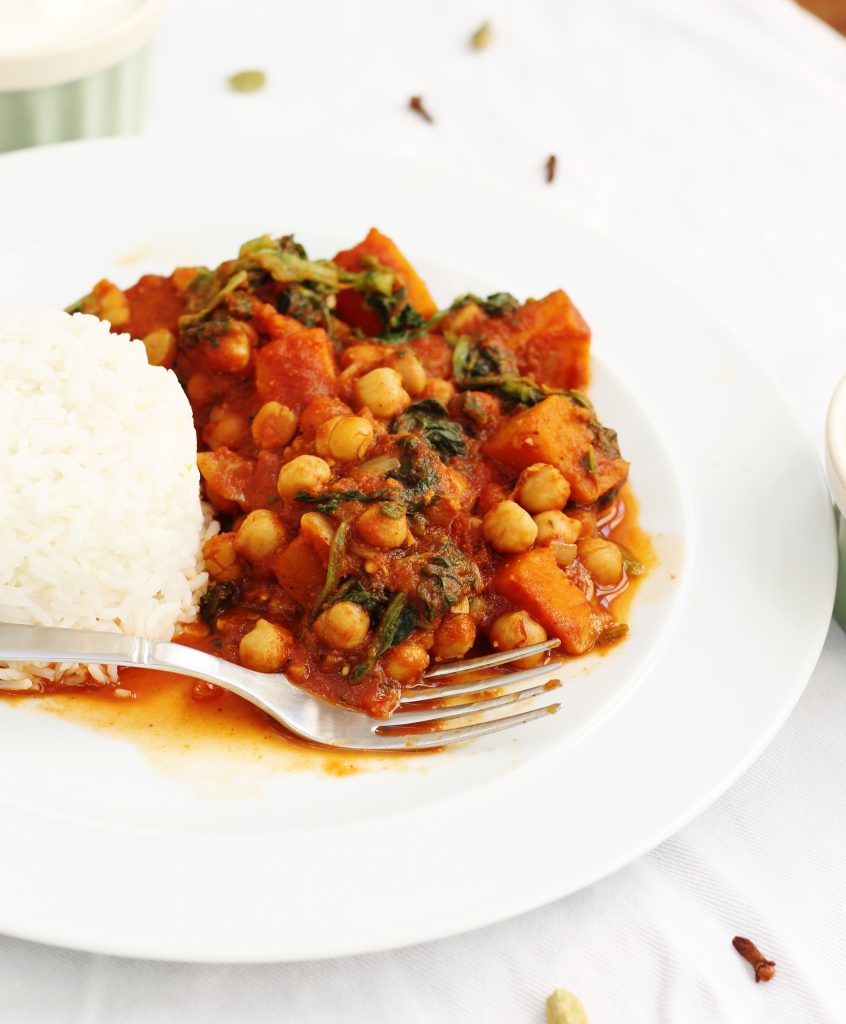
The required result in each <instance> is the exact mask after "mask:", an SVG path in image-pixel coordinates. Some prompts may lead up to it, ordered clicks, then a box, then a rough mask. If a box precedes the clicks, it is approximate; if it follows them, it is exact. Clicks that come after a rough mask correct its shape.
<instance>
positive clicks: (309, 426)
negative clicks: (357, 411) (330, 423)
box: [300, 395, 352, 440]
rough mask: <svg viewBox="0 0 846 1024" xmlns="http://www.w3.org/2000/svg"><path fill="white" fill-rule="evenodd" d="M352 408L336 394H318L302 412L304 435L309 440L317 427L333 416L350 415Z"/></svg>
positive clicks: (301, 426) (301, 425)
mask: <svg viewBox="0 0 846 1024" xmlns="http://www.w3.org/2000/svg"><path fill="white" fill-rule="evenodd" d="M351 414H352V409H351V408H350V407H349V406H348V405H346V404H345V403H344V402H342V401H341V400H340V398H336V397H335V396H334V395H318V396H317V398H312V400H311V401H310V402H309V403H308V405H307V406H306V407H305V409H303V411H302V412H301V413H300V430H301V431H302V433H303V437H305V438H308V439H309V440H310V439H311V438H313V437H314V435H315V433H316V432H317V428H318V427H319V426H320V424H321V423H325V422H326V421H327V420H330V419H331V418H332V417H333V416H349V415H351Z"/></svg>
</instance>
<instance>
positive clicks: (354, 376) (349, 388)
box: [337, 363, 363, 404]
mask: <svg viewBox="0 0 846 1024" xmlns="http://www.w3.org/2000/svg"><path fill="white" fill-rule="evenodd" d="M362 372H363V367H361V366H359V365H358V363H350V365H349V366H348V367H347V368H346V369H345V370H341V372H340V373H339V374H338V381H337V384H338V392H339V394H342V395H343V396H344V398H346V399H348V401H350V402H352V403H353V404H355V401H356V398H355V389H356V387H357V386H358V378H359V377H360V376H361V374H362Z"/></svg>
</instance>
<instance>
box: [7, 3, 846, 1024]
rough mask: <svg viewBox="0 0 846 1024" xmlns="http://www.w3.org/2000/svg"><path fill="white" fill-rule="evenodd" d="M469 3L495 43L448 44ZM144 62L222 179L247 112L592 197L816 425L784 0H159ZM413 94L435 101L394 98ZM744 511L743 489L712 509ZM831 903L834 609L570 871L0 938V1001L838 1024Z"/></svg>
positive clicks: (600, 212)
mask: <svg viewBox="0 0 846 1024" xmlns="http://www.w3.org/2000/svg"><path fill="white" fill-rule="evenodd" d="M485 19H491V20H492V22H493V26H494V42H493V44H492V45H491V46H490V47H489V48H488V49H487V50H484V51H482V52H474V51H472V50H470V49H469V47H468V44H467V40H468V37H469V35H470V33H471V32H472V31H473V30H474V29H475V28H476V27H477V26H478V25H479V24H480V23H481V22H482V21H483V20H485ZM253 67H255V68H264V69H266V70H267V71H268V73H269V81H268V86H267V88H266V89H265V90H264V91H263V92H260V93H256V94H251V95H240V94H234V93H232V92H230V91H229V90H228V89H227V87H226V84H225V78H226V76H227V75H228V74H230V73H232V72H234V71H238V70H241V69H243V68H253ZM154 72H155V93H154V97H153V105H152V112H151V118H150V123H149V127H148V135H149V136H150V137H151V138H153V139H155V140H157V141H158V142H159V143H160V145H161V149H162V159H163V160H166V159H167V149H168V141H169V140H170V139H173V138H175V137H185V136H186V135H188V136H189V137H196V139H197V146H198V157H202V159H213V154H214V149H215V147H216V146H221V145H222V146H225V145H227V133H228V132H229V131H230V130H232V131H237V132H238V133H239V134H240V135H246V136H247V137H248V138H250V139H251V140H253V142H254V145H253V147H251V148H250V151H248V152H244V171H245V176H246V177H247V178H248V177H249V166H250V162H251V161H259V160H263V159H266V158H267V156H266V155H265V154H264V153H263V149H262V145H263V142H264V141H265V140H270V141H271V142H273V143H274V146H275V147H276V151H277V152H278V143H279V140H285V141H287V143H288V144H289V145H290V148H291V154H292V159H297V160H304V159H306V160H307V159H308V158H309V156H308V154H309V144H310V143H312V142H314V143H317V142H320V143H324V144H325V143H326V142H327V141H330V142H332V144H333V145H334V146H335V147H336V151H337V155H338V166H339V173H342V170H343V162H344V160H345V159H347V158H350V159H355V160H356V161H360V160H367V159H372V160H373V163H374V166H373V173H374V174H378V173H379V167H378V161H377V159H376V158H375V157H374V156H371V155H370V154H372V153H374V152H378V151H380V150H384V149H385V148H386V147H389V148H390V149H392V150H395V151H397V152H399V153H402V154H405V155H407V156H410V157H412V158H414V159H416V160H419V161H423V162H425V163H426V164H427V165H430V166H431V167H432V172H433V175H436V174H437V173H438V169H439V168H459V169H461V170H462V171H463V172H464V173H465V174H474V175H478V176H479V177H484V178H487V179H491V180H495V181H498V182H500V183H502V184H505V185H507V186H509V187H511V188H513V189H515V190H518V191H519V192H520V193H535V194H536V195H537V196H538V197H540V198H541V199H542V201H543V202H546V203H548V204H549V207H550V210H552V209H554V208H556V207H558V208H565V209H567V210H568V211H570V212H573V213H575V214H576V215H577V216H579V217H581V218H583V219H586V220H588V221H590V222H592V223H593V224H595V225H597V226H599V227H600V228H602V229H603V230H605V231H606V232H607V233H609V234H611V235H613V236H614V237H615V238H616V239H618V240H619V241H620V242H621V243H622V244H624V245H626V246H628V247H629V248H631V249H634V250H636V251H637V252H638V254H639V255H640V258H642V259H643V260H644V261H645V262H648V263H650V264H652V265H653V266H655V267H656V268H658V269H659V270H660V271H661V272H662V273H663V274H664V275H665V276H668V277H669V278H671V279H672V280H673V281H674V282H676V283H677V284H678V285H680V286H681V287H683V288H685V289H686V290H687V291H689V292H691V293H693V294H695V295H696V296H698V297H699V298H700V299H701V300H704V301H705V302H707V303H708V305H709V306H710V307H711V308H712V309H713V310H714V311H715V312H716V314H717V315H718V316H719V317H720V318H722V319H723V320H724V321H725V322H727V323H728V324H729V325H731V326H732V327H733V328H734V330H735V331H736V332H737V333H739V334H741V335H742V336H743V337H744V338H745V339H746V341H747V342H748V343H749V344H750V345H751V346H752V347H754V348H755V349H757V350H758V352H759V353H760V355H761V356H763V358H764V359H765V360H766V361H767V362H768V363H769V364H770V366H771V367H772V368H773V369H774V370H775V372H776V373H777V375H778V376H779V377H780V378H781V380H782V382H783V383H784V385H785V387H786V388H787V390H788V392H789V393H790V396H791V399H792V401H793V403H794V405H795V408H796V411H797V414H798V416H799V417H800V418H801V420H802V422H803V423H804V426H805V428H806V429H807V430H808V432H809V433H810V434H811V435H813V437H814V440H815V443H816V444H817V446H818V448H819V449H820V451H821V448H822V441H821V436H822V422H823V418H824V414H825V407H826V404H827V400H828V397H829V394H830V392H831V390H832V389H833V386H834V384H835V382H836V380H837V379H838V378H839V377H840V376H842V375H843V374H844V373H846V315H844V309H846V302H844V300H846V188H844V181H846V42H844V41H843V40H841V39H840V38H839V37H837V36H836V35H835V34H834V33H833V32H831V31H830V30H828V29H827V28H826V27H825V26H824V25H822V24H821V23H819V22H817V21H815V20H814V19H813V18H811V17H810V16H809V15H807V14H805V13H804V12H803V11H802V10H800V9H799V8H798V7H795V6H794V5H793V4H792V3H791V2H789V0H687V2H681V0H678V2H675V3H674V2H672V0H591V2H584V0H581V2H578V0H564V2H562V0H559V2H555V0H524V2H522V3H521V4H519V5H517V4H507V3H505V2H493V0H485V2H484V3H481V2H478V0H452V2H450V3H441V2H437V3H435V2H432V3H429V4H411V3H406V2H397V0H395V2H393V3H388V2H380V3H376V2H373V3H367V4H355V3H345V2H343V0H324V2H323V3H321V4H319V5H317V4H314V5H310V4H301V5H295V4H283V3H279V2H277V0H240V2H235V0H226V2H223V0H174V3H173V5H172V7H171V9H170V10H169V12H168V15H167V16H166V19H165V23H164V25H163V29H162V33H161V36H160V38H159V41H158V45H157V49H156V52H155V65H154ZM413 93H420V94H422V95H423V96H424V97H425V99H426V102H427V105H428V107H429V109H430V110H431V112H432V114H433V116H434V118H435V124H433V125H428V124H426V123H425V122H424V121H422V120H421V119H420V118H418V117H416V116H415V115H414V114H412V113H410V112H409V111H408V110H407V107H406V103H407V99H408V97H409V96H410V95H411V94H413ZM550 153H555V154H556V155H557V158H558V174H557V177H556V180H555V181H554V183H553V184H551V185H546V184H545V183H544V181H543V164H544V162H545V160H546V158H547V156H548V154H550ZM348 154H349V156H348ZM201 164H202V160H198V173H202V172H201ZM280 178H281V179H284V172H283V171H281V172H280ZM233 194H235V195H237V187H235V183H233ZM351 202H354V197H351ZM491 216H492V217H493V216H496V211H495V210H492V211H491ZM276 227H278V229H279V230H282V229H283V228H286V227H288V226H287V225H278V226H276ZM291 227H292V228H295V227H296V225H291ZM386 227H387V226H386ZM399 241H400V243H402V239H399ZM445 242H447V240H445ZM447 244H448V242H447ZM502 284H503V286H504V287H507V285H508V282H507V281H505V282H503V283H502ZM562 284H563V285H564V286H565V287H566V284H567V282H566V281H564V282H562ZM576 300H578V296H576ZM679 344H680V345H683V344H684V339H683V338H681V339H679ZM694 366H695V353H691V373H693V368H694ZM684 385H685V382H684V381H682V382H680V386H684ZM766 514H767V510H766V509H760V508H750V509H749V518H748V522H746V523H739V524H738V528H739V529H744V528H754V522H755V518H756V516H759V515H766ZM796 543H797V544H801V543H802V538H801V537H797V538H796ZM749 613H750V615H754V614H755V609H754V608H751V609H750V612H749ZM667 770H668V771H672V765H668V766H667ZM70 882H71V880H69V883H70ZM210 895H211V896H212V898H213V894H210ZM844 919H846V637H844V635H843V633H842V631H841V630H840V629H839V627H837V626H832V629H831V632H830V634H829V637H828V641H827V643H826V646H825V649H824V651H823V655H822V658H821V660H820V663H819V665H818V666H817V669H816V671H815V673H814V675H813V678H812V680H811V683H810V685H809V687H808V689H807V691H806V693H805V695H804V696H803V698H802V700H801V701H800V703H799V706H798V707H797V709H796V711H795V712H794V714H793V715H792V716H791V718H790V719H789V721H788V722H787V724H786V725H785V727H784V729H783V730H782V731H781V733H780V734H779V736H778V737H777V738H776V740H775V741H774V742H773V744H772V745H771V746H770V748H769V749H768V750H767V751H766V752H765V753H764V754H763V756H762V757H761V758H760V759H759V761H758V762H757V763H756V764H755V765H754V766H753V767H752V768H751V769H750V770H749V771H748V772H747V773H746V775H745V776H744V777H743V778H742V779H741V780H740V781H739V782H737V783H736V784H735V785H734V786H733V787H732V789H731V790H730V791H729V792H728V793H727V794H725V795H724V796H723V797H722V798H721V799H720V800H719V801H718V802H717V803H716V804H715V805H714V806H713V807H711V809H710V810H708V811H707V812H706V813H705V814H703V815H702V816H701V817H700V818H699V819H698V820H696V821H695V822H694V823H692V824H691V825H689V826H688V827H687V828H685V829H684V830H683V831H682V832H680V833H679V834H678V835H677V836H675V837H674V838H672V839H670V840H668V841H667V842H665V843H664V844H662V845H661V846H660V847H659V848H658V849H657V850H655V851H653V852H652V853H650V854H648V855H646V856H644V857H642V858H641V859H640V860H638V861H637V862H636V863H634V864H632V865H631V866H629V867H627V868H625V869H623V870H621V871H619V872H617V874H615V875H614V876H612V877H610V878H608V879H605V880H604V881H601V882H598V883H597V884H595V885H593V886H591V887H590V888H588V889H587V890H585V891H583V892H581V893H578V894H576V895H574V896H571V897H569V898H567V899H564V900H561V901H559V902H557V903H555V904H552V905H550V906H548V907H546V908H544V909H541V910H538V911H536V912H533V913H531V914H527V915H524V916H522V917H520V918H518V919H516V920H513V921H510V922H505V923H503V924H500V925H496V926H493V927H490V928H486V929H483V930H481V931H477V932H474V933H472V934H469V935H465V936H459V937H456V938H451V939H447V940H443V941H440V942H433V943H429V944H426V945H423V946H418V947H414V948H411V949H406V950H399V951H394V952H386V953H382V954H375V955H370V956H360V957H354V958H350V959H347V960H335V961H326V962H321V963H304V964H292V965H284V964H283V965H256V966H220V965H214V966H213V965H179V964H165V963H148V962H142V961H131V960H120V959H114V958H108V957H102V956H93V955H88V954H84V953H76V952H69V951H66V950H58V949H52V948H48V947H45V946H38V945H35V944H32V943H27V942H22V941H18V940H14V939H8V938H0V1021H3V1022H6V1021H8V1022H10V1024H11V1022H14V1024H30V1022H32V1024H36V1022H37V1024H43V1022H49V1024H54V1022H55V1024H113V1022H117V1021H120V1022H126V1024H148V1022H157V1024H158V1022H163V1024H164V1022H168V1024H169V1022H174V1024H176V1022H179V1024H194V1022H202V1024H223V1022H232V1021H238V1022H239V1024H241V1022H243V1024H264V1022H271V1021H272V1022H278V1021H292V1022H296V1024H322V1022H329V1021H335V1020H343V1021H345V1022H346V1024H359V1022H361V1024H365V1022H366V1024H382V1022H389V1021H390V1022H393V1021H394V1020H403V1021H406V1022H408V1024H414V1022H420V1024H423V1022H425V1024H441V1022H444V1024H446V1022H458V1021H485V1022H491V1024H495V1022H503V1024H506V1022H507V1024H517V1022H521V1021H525V1022H536V1024H539V1022H540V1021H542V1020H543V1002H544V999H545V997H546V995H547V994H548V993H549V992H550V991H551V990H552V989H554V988H556V987H566V988H569V989H572V990H573V991H575V992H576V993H578V995H579V996H580V997H581V999H582V1000H583V1002H584V1003H585V1006H586V1008H587V1010H588V1014H589V1016H590V1020H591V1021H592V1024H621V1022H626V1024H661V1022H671V1024H700V1022H708V1024H710V1022H730V1024H756V1022H765V1021H766V1022H767V1024H774V1022H775V1024H777V1022H791V1024H798V1022H802V1024H817V1022H819V1024H823V1022H824V1024H842V1022H843V1021H846V970H844V967H843V965H844V963H846V926H845V925H844ZM737 933H740V934H746V935H748V936H750V937H751V938H752V939H754V940H755V941H756V942H757V943H758V944H759V945H760V947H761V949H762V950H763V951H764V952H765V953H766V954H767V955H768V956H771V957H772V958H773V959H775V960H776V961H777V962H778V972H777V975H776V978H775V980H774V981H773V982H772V983H770V984H769V985H755V984H754V983H753V980H752V971H751V968H749V967H748V966H747V965H746V964H745V963H744V962H743V961H742V960H741V959H740V958H739V957H738V956H737V954H736V953H735V952H734V951H733V950H732V948H731V938H732V936H733V935H735V934H737Z"/></svg>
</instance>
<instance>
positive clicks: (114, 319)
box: [94, 281, 130, 327]
mask: <svg viewBox="0 0 846 1024" xmlns="http://www.w3.org/2000/svg"><path fill="white" fill-rule="evenodd" d="M94 294H95V296H96V297H97V298H98V299H99V300H100V302H99V305H100V308H99V311H98V313H97V315H98V316H99V317H100V319H101V320H108V321H109V323H110V324H111V325H112V327H123V326H125V325H126V324H128V323H129V316H130V314H129V300H128V299H127V297H126V295H125V294H124V293H123V292H122V291H121V290H120V288H118V287H117V285H114V284H112V283H111V281H101V282H100V283H99V284H97V285H95V287H94Z"/></svg>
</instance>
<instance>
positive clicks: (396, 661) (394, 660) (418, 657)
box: [382, 643, 429, 683]
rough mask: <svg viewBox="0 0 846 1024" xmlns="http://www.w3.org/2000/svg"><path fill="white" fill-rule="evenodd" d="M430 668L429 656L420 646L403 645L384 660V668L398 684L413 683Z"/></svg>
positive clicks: (388, 653)
mask: <svg viewBox="0 0 846 1024" xmlns="http://www.w3.org/2000/svg"><path fill="white" fill-rule="evenodd" d="M428 667H429V654H428V652H427V650H426V648H425V647H421V645H420V644H414V643H402V644H398V645H397V646H396V647H392V648H391V649H390V650H389V651H388V652H387V654H385V656H384V657H383V658H382V668H384V670H385V671H386V672H387V673H388V675H389V676H390V677H391V678H392V679H395V680H396V681H397V682H398V683H413V682H416V681H417V680H418V679H419V678H420V676H422V675H423V673H424V672H425V671H426V669H427V668H428Z"/></svg>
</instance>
